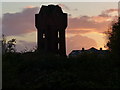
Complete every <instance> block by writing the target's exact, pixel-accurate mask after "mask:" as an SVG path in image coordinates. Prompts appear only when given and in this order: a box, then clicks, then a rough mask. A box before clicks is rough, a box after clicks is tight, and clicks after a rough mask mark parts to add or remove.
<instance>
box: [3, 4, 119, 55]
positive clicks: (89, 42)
mask: <svg viewBox="0 0 120 90" xmlns="http://www.w3.org/2000/svg"><path fill="white" fill-rule="evenodd" d="M13 4H14V5H15V6H14V5H13ZM47 4H48V3H47ZM54 4H58V5H60V6H61V7H62V10H63V11H64V12H65V13H68V27H67V29H66V42H67V45H66V47H67V54H68V53H70V51H71V50H74V49H81V48H82V47H84V48H86V49H88V48H90V47H95V48H97V49H98V48H100V47H102V48H103V49H105V48H104V44H105V43H106V41H105V35H104V34H103V33H104V32H105V31H107V30H108V28H109V25H110V24H111V21H112V20H113V18H115V17H116V15H117V13H118V12H117V11H118V6H117V5H118V3H117V2H115V3H113V2H106V3H82V2H80V3H70V2H69V3H54ZM2 5H3V9H2V11H3V13H2V14H3V33H6V34H5V35H6V36H7V35H8V37H7V38H9V39H11V38H12V37H14V38H16V39H17V45H19V46H17V48H18V50H19V49H20V48H22V47H25V46H24V45H28V48H30V47H31V48H32V47H33V46H34V45H35V44H36V42H37V41H36V40H37V39H36V37H37V36H36V33H37V30H36V28H35V27H34V14H35V13H38V11H39V9H40V7H41V5H44V3H25V2H23V3H16V4H15V3H3V4H2ZM45 5H46V3H45ZM89 5H90V6H89ZM100 5H101V6H100ZM70 6H71V7H70ZM85 6H87V7H85ZM93 7H94V8H93ZM88 9H89V10H88ZM29 14H31V15H29ZM22 15H23V16H24V15H25V16H27V15H28V17H27V18H24V17H22ZM13 16H15V17H16V19H15V18H14V17H13ZM11 18H12V19H11ZM31 18H33V19H31ZM17 19H18V20H17ZM24 19H25V21H24ZM11 20H13V21H12V23H11ZM22 20H23V21H22ZM17 21H21V22H19V23H18V22H17ZM22 22H24V24H23V23H22ZM14 24H19V26H18V25H17V26H18V27H19V28H18V27H11V26H10V25H14ZM86 24H87V25H86ZM22 26H27V27H26V28H24V27H22ZM8 28H9V29H11V30H13V31H8ZM15 29H19V31H18V30H17V31H16V30H15ZM77 40H78V42H77ZM20 45H21V46H20ZM29 45H30V46H29Z"/></svg>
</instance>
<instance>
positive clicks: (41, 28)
mask: <svg viewBox="0 0 120 90" xmlns="http://www.w3.org/2000/svg"><path fill="white" fill-rule="evenodd" d="M35 26H36V28H37V30H38V38H37V39H38V51H41V52H45V53H53V54H58V55H61V56H66V43H65V29H66V27H67V14H66V13H63V11H62V9H61V7H59V6H58V5H48V6H42V7H41V9H40V12H39V14H36V15H35Z"/></svg>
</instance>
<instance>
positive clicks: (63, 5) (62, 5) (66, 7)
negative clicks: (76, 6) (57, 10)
mask: <svg viewBox="0 0 120 90" xmlns="http://www.w3.org/2000/svg"><path fill="white" fill-rule="evenodd" d="M58 5H59V6H60V7H62V8H63V9H66V10H70V8H69V7H68V6H66V5H65V4H58Z"/></svg>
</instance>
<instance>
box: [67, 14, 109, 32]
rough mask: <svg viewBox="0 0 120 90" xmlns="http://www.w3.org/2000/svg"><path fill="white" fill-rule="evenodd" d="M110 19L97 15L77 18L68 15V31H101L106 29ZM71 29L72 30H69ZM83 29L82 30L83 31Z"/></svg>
mask: <svg viewBox="0 0 120 90" xmlns="http://www.w3.org/2000/svg"><path fill="white" fill-rule="evenodd" d="M110 24H111V21H110V20H109V18H103V17H99V16H91V17H90V16H81V17H78V18H72V17H70V18H69V20H68V27H67V32H68V33H71V32H72V33H73V30H74V33H78V32H79V33H80V32H81V34H83V33H85V32H86V33H88V32H99V33H102V32H104V31H106V30H108V27H109V25H110ZM71 30H72V31H71ZM83 30H84V31H83Z"/></svg>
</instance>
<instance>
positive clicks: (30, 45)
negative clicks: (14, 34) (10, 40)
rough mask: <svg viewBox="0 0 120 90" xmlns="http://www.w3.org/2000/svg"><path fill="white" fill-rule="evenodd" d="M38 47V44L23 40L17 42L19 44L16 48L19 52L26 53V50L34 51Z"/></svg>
mask: <svg viewBox="0 0 120 90" xmlns="http://www.w3.org/2000/svg"><path fill="white" fill-rule="evenodd" d="M36 46H37V44H36V42H27V41H23V40H19V41H17V44H16V48H17V51H18V52H20V51H24V50H25V49H27V50H33V48H35V47H36Z"/></svg>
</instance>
